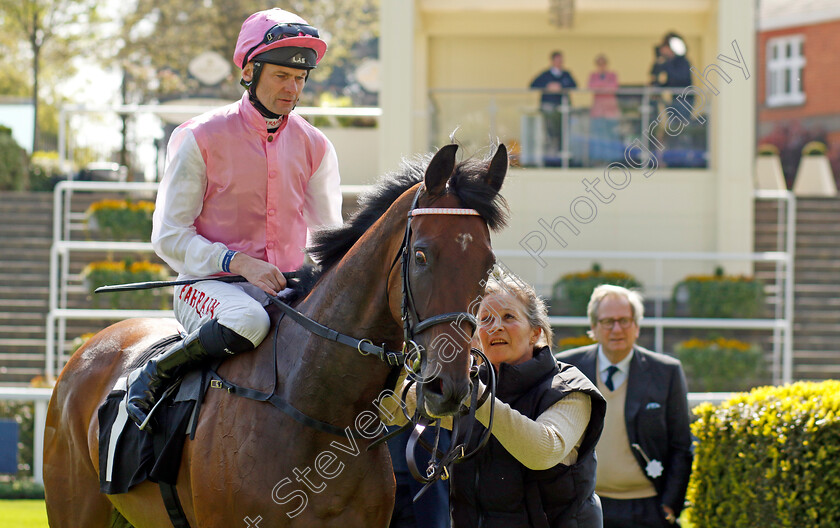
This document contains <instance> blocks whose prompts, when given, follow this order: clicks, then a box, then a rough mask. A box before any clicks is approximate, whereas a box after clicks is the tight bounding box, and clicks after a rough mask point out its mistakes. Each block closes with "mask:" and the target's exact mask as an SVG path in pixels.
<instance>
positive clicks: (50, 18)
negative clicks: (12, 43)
mask: <svg viewBox="0 0 840 528" xmlns="http://www.w3.org/2000/svg"><path fill="white" fill-rule="evenodd" d="M97 4H98V2H97V0H0V21H1V22H2V27H3V29H4V32H7V35H6V38H15V39H18V40H23V41H25V42H27V44H28V46H29V53H30V60H31V65H32V92H31V94H32V104H33V106H34V108H35V120H34V141H35V149H36V150H37V149H38V146H39V142H40V138H39V119H38V117H39V116H38V113H39V94H38V92H39V89H40V80H41V79H40V76H41V68H42V61H43V53H44V51H45V49H47V47H48V45H49V46H51V47H52V48H54V51H55V53H56V54H57V55H61V56H64V57H65V59H66V60H65V61H64V64H65V65H69V64H70V60H69V57H72V56H73V54H74V53H76V52H78V51H80V50H82V49H84V48H85V47H86V45H87V44H88V43H89V40H90V39H91V38H92V36H93V34H95V31H94V29H95V28H94V25H95V24H96V23H97V22H99V21H100V17H99V14H98V12H97Z"/></svg>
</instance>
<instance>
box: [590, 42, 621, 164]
mask: <svg viewBox="0 0 840 528" xmlns="http://www.w3.org/2000/svg"><path fill="white" fill-rule="evenodd" d="M587 87H588V88H589V89H590V90H592V91H593V92H594V95H593V97H592V107H591V108H590V109H589V123H590V124H589V132H590V134H589V137H590V138H591V139H590V142H589V144H590V149H589V159H590V160H592V161H593V162H609V161H612V159H613V158H615V157H620V156H622V155H623V152H624V149H623V146H622V145H621V143H620V142H618V134H617V127H618V118H619V114H620V113H619V109H618V98H617V97H616V95H615V91H616V90H617V89H618V76H617V75H616V73H615V72H613V71H610V70H608V69H607V57H606V55H604V54H603V53H602V54H599V55H598V56H597V57H595V71H594V72H592V73H591V74H590V75H589V84H588V85H587ZM616 147H617V152H616Z"/></svg>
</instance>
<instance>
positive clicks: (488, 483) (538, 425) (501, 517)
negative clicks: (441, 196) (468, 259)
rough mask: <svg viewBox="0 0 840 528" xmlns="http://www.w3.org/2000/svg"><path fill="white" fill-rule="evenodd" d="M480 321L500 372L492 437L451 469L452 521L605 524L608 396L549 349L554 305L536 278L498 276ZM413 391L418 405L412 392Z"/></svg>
mask: <svg viewBox="0 0 840 528" xmlns="http://www.w3.org/2000/svg"><path fill="white" fill-rule="evenodd" d="M478 320H479V328H478V329H477V331H476V336H475V338H476V341H478V342H479V343H480V344H481V348H482V350H483V351H484V353H485V354H486V355H487V358H488V359H489V360H490V363H491V368H493V369H494V370H495V371H497V375H498V386H497V390H496V399H495V417H494V422H493V427H492V436H491V437H490V440H489V442H488V443H487V445H485V446H484V447H483V448H482V450H481V451H479V452H478V453H476V455H475V456H474V457H472V458H470V459H469V460H465V461H461V462H459V463H456V464H453V465H452V466H451V468H450V470H451V472H452V477H451V479H450V487H451V490H452V491H451V494H450V501H451V502H450V509H451V512H452V521H453V523H452V526H453V527H454V528H467V527H470V528H472V527H475V526H485V527H486V528H508V527H544V526H551V527H566V526H575V527H577V528H601V507H600V505H599V501H598V497H597V495H595V494H594V491H593V490H594V488H595V480H594V479H595V457H594V451H593V448H594V446H595V443H596V442H597V441H598V437H599V435H600V433H601V428H602V426H603V416H604V411H605V404H604V399H603V397H602V396H601V394H600V393H599V392H598V391H597V390H596V389H595V387H594V385H593V384H592V383H591V382H590V381H589V380H588V379H587V378H586V376H584V375H583V374H582V373H581V372H580V371H579V370H578V369H576V368H574V367H572V366H571V365H567V364H558V363H557V361H556V360H555V359H554V357H553V356H552V355H551V349H550V343H551V342H552V331H551V326H550V325H549V323H548V312H547V310H546V307H545V304H544V303H543V301H542V300H541V299H540V298H539V297H538V296H537V294H536V292H535V291H534V289H533V288H532V287H531V286H529V285H527V284H524V283H522V282H519V279H517V278H515V277H513V276H511V275H505V276H501V277H491V278H490V279H489V280H488V284H487V288H486V294H485V296H484V298H483V300H482V301H481V305H480V306H479V309H478ZM486 368H487V365H484V366H483V367H482V369H484V374H483V375H484V379H486V372H487V371H486ZM481 389H482V390H483V389H484V387H483V386H482V387H481ZM408 399H409V401H408V402H407V405H408V410H409V411H410V412H413V411H414V407H415V405H416V394H415V392H414V391H409V393H408ZM384 403H385V408H386V409H388V408H389V407H391V408H392V409H393V410H388V413H389V414H390V415H393V416H395V420H394V421H400V420H401V421H405V419H404V417H403V416H402V410H398V409H395V408H394V407H395V406H396V405H398V403H397V402H395V401H393V400H390V401H387V400H386V401H385V402H384ZM489 408H490V401H489V399H488V401H487V402H486V403H485V404H484V405H482V406H481V408H479V409H478V410H477V411H476V413H475V415H476V419H477V420H478V422H479V424H475V426H474V428H473V429H472V432H471V434H470V436H469V439H468V447H467V450H468V451H470V450H472V449H474V448H475V446H476V445H477V443H478V440H479V438H480V437H481V435H482V433H483V432H484V431H485V429H484V428H485V427H487V425H488V419H489ZM385 418H386V419H390V416H386V417H385ZM451 424H452V419H451V418H449V419H445V420H444V426H448V427H451ZM453 441H454V440H453Z"/></svg>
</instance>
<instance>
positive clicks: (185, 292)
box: [178, 286, 192, 301]
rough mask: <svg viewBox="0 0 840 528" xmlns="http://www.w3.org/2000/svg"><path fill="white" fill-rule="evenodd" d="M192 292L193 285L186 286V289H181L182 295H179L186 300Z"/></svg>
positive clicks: (179, 297)
mask: <svg viewBox="0 0 840 528" xmlns="http://www.w3.org/2000/svg"><path fill="white" fill-rule="evenodd" d="M191 292H192V286H187V287H185V288H184V289H182V290H181V295H179V296H178V299H180V300H182V301H183V300H185V299H186V298H187V297H189V294H190V293H191Z"/></svg>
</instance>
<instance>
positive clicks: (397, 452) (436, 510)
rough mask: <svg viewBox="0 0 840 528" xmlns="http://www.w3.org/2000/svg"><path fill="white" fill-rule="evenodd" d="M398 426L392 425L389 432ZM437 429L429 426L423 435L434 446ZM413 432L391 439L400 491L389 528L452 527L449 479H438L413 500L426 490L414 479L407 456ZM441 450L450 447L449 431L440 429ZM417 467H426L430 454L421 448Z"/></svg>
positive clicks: (395, 473) (398, 489)
mask: <svg viewBox="0 0 840 528" xmlns="http://www.w3.org/2000/svg"><path fill="white" fill-rule="evenodd" d="M394 429H396V428H395V427H391V428H389V432H390V431H393V430H394ZM435 433H436V430H435V429H434V428H431V427H429V428H427V429H426V430H425V431H424V432H423V438H424V439H425V440H426V441H427V442H428V443H429V445H434V440H435ZM410 434H411V431H406V432H403V433H402V434H399V435H397V436H396V437H395V438H393V439H391V440H389V441H388V449H389V450H390V451H391V464H392V465H393V467H394V478H395V479H396V481H397V493H396V497H395V498H394V513H393V514H392V515H391V524H390V525H388V526H389V528H449V481H448V480H446V481H444V480H438V481H437V482H435V483H434V484H432V485H431V486H429V488H428V489H427V490H426V491H425V492H424V493H423V495H422V496H421V497H420V498H419V499H417V502H415V501H414V497H415V496H416V495H417V494H418V493H419V492H420V490H422V489H423V486H424V484H422V483H420V482H418V481H416V480H414V477H412V476H411V472H410V471H409V469H408V464H407V463H406V459H405V446H406V444H407V443H408V438H409V436H410ZM439 448H440V449H441V451H446V449H448V448H449V431H448V430H446V429H441V431H440V444H439ZM414 455H415V459H416V461H417V467H420V468H425V467H426V465H428V463H429V459H430V457H431V455H430V454H429V453H428V452H427V451H426V450H425V449H422V448H418V449H417V450H416V452H415V453H414Z"/></svg>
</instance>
